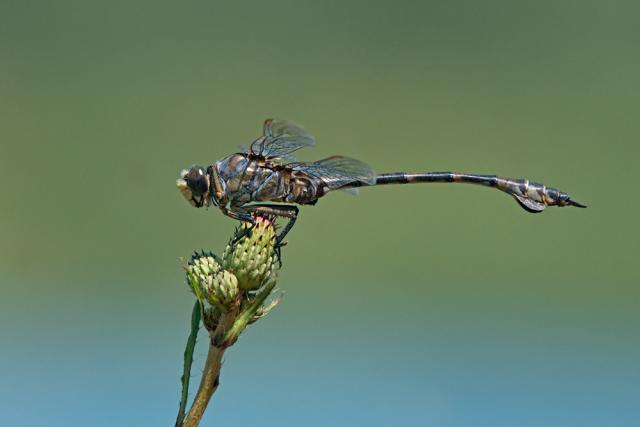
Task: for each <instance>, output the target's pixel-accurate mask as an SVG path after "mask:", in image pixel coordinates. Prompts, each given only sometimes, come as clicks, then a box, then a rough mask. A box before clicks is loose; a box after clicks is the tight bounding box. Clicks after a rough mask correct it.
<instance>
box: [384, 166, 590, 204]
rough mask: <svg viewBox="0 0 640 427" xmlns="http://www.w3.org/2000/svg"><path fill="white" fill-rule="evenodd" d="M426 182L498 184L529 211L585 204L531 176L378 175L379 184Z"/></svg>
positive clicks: (499, 187) (497, 185)
mask: <svg viewBox="0 0 640 427" xmlns="http://www.w3.org/2000/svg"><path fill="white" fill-rule="evenodd" d="M427 182H432V183H433V182H442V183H454V182H458V183H467V184H476V185H484V186H487V187H495V188H497V189H499V190H501V191H504V192H505V193H507V194H510V195H512V196H513V197H514V198H515V199H516V201H517V202H518V203H519V204H520V206H522V207H523V208H524V209H526V210H527V211H529V212H542V211H543V210H544V208H545V207H547V206H576V207H580V208H584V207H586V206H585V205H583V204H581V203H578V202H576V201H574V200H572V199H571V197H569V195H568V194H566V193H563V192H562V191H559V190H556V189H555V188H551V187H546V186H545V185H544V184H540V183H537V182H531V181H529V180H528V179H522V178H520V179H510V178H501V177H499V176H496V175H477V174H466V173H456V172H426V173H404V172H395V173H385V174H382V175H378V176H377V177H376V185H386V184H413V183H427Z"/></svg>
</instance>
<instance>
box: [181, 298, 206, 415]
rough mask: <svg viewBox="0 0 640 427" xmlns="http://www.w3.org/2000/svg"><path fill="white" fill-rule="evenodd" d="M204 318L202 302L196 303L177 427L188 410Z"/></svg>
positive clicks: (185, 361) (192, 316)
mask: <svg viewBox="0 0 640 427" xmlns="http://www.w3.org/2000/svg"><path fill="white" fill-rule="evenodd" d="M201 318H202V307H201V304H200V301H196V303H195V304H194V305H193V310H192V311H191V333H190V334H189V338H188V339H187V345H186V347H185V349H184V368H183V371H182V378H181V379H180V382H181V383H182V396H181V398H180V408H179V409H178V417H177V418H176V427H181V426H182V422H183V420H184V417H185V411H186V409H187V400H188V399H189V380H190V379H191V365H193V352H194V350H195V348H196V339H197V338H198V330H199V329H200V319H201Z"/></svg>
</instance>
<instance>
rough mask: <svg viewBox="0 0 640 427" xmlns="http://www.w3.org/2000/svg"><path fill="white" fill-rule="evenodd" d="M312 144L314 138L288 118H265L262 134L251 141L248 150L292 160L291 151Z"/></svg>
mask: <svg viewBox="0 0 640 427" xmlns="http://www.w3.org/2000/svg"><path fill="white" fill-rule="evenodd" d="M314 145H316V140H315V139H314V138H313V136H311V135H310V134H309V132H307V131H306V130H305V129H304V128H303V127H302V126H300V125H297V124H295V123H293V122H291V121H288V120H274V119H267V120H265V122H264V128H263V136H261V137H260V138H258V139H256V140H255V141H253V143H252V144H251V147H249V150H250V151H249V152H250V153H252V154H256V155H259V156H263V157H282V158H285V159H286V160H293V156H290V154H291V153H293V152H294V151H296V150H299V149H301V148H304V147H313V146H314Z"/></svg>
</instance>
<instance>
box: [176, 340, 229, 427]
mask: <svg viewBox="0 0 640 427" xmlns="http://www.w3.org/2000/svg"><path fill="white" fill-rule="evenodd" d="M225 350H226V349H224V348H220V347H216V346H214V345H213V344H210V345H209V354H207V361H206V362H205V365H204V371H203V372H202V380H201V381H200V387H199V388H198V393H197V394H196V397H195V398H194V399H193V404H192V405H191V409H190V410H189V413H188V414H187V417H186V418H185V419H184V422H183V424H182V425H183V427H197V426H198V424H200V420H201V419H202V415H204V410H205V409H207V405H208V404H209V400H211V396H213V393H215V391H216V389H217V388H218V383H219V378H220V368H221V367H222V356H223V354H224V351H225Z"/></svg>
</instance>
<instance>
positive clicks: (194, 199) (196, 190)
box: [176, 165, 211, 208]
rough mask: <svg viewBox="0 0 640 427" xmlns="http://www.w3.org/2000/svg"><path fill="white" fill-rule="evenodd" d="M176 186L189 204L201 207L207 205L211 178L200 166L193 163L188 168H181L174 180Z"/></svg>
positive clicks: (209, 198)
mask: <svg viewBox="0 0 640 427" xmlns="http://www.w3.org/2000/svg"><path fill="white" fill-rule="evenodd" d="M176 186H177V187H178V190H180V192H181V193H182V195H183V196H184V198H185V199H187V201H188V202H189V203H191V206H194V207H196V208H201V207H203V206H205V205H206V206H208V205H209V201H210V200H211V197H210V194H211V179H210V178H209V174H207V171H206V170H205V169H204V168H203V167H202V166H198V165H193V166H191V168H190V169H189V170H187V169H183V170H182V171H181V172H180V178H178V180H177V181H176Z"/></svg>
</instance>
